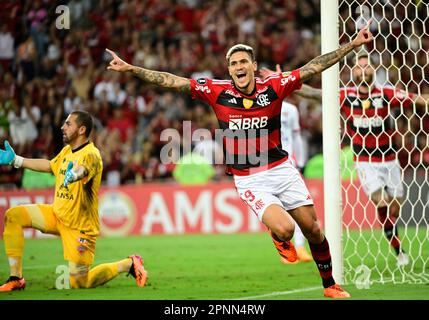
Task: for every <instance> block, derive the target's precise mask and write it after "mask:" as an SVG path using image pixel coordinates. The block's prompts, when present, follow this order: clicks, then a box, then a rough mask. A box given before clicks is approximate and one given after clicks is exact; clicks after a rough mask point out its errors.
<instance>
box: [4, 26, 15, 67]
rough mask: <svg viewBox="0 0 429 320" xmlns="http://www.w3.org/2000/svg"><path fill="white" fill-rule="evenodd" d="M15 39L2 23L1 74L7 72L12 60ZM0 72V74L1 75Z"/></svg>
mask: <svg viewBox="0 0 429 320" xmlns="http://www.w3.org/2000/svg"><path fill="white" fill-rule="evenodd" d="M14 46H15V38H14V37H13V35H12V33H11V32H10V30H9V29H8V27H7V25H6V24H5V23H4V22H1V23H0V67H1V69H3V72H6V71H9V70H10V69H11V67H12V63H13V58H14ZM1 73H2V72H1V70H0V74H1Z"/></svg>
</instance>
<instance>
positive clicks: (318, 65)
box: [300, 20, 374, 82]
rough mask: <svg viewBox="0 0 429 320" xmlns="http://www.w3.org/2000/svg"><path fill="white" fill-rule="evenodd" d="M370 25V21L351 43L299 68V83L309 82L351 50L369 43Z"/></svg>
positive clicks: (370, 37)
mask: <svg viewBox="0 0 429 320" xmlns="http://www.w3.org/2000/svg"><path fill="white" fill-rule="evenodd" d="M370 24H371V20H370V21H369V22H368V24H367V25H366V26H365V27H364V28H363V29H362V30H360V31H359V33H358V34H357V35H356V37H355V38H354V39H353V40H352V41H351V42H349V43H347V44H346V45H344V46H342V47H340V48H339V49H337V50H335V51H332V52H330V53H326V54H323V55H321V56H318V57H316V58H314V59H313V60H311V61H310V62H308V63H307V64H306V65H305V66H303V67H302V68H300V78H301V81H303V82H304V81H306V80H309V79H310V78H311V77H313V76H314V75H316V74H318V73H321V72H322V71H324V70H326V69H328V68H329V67H331V66H332V65H334V64H336V63H337V62H338V61H340V60H341V59H342V58H344V57H345V56H346V55H347V54H348V53H349V52H351V51H352V50H354V49H356V48H358V47H360V46H361V45H363V44H365V43H369V42H371V41H372V40H373V39H374V37H373V35H372V33H371V31H369V26H370Z"/></svg>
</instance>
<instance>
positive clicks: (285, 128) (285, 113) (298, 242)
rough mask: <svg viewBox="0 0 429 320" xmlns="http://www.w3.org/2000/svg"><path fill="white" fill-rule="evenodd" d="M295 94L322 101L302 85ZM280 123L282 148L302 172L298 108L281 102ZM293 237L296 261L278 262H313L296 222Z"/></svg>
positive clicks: (263, 73) (264, 71) (264, 72)
mask: <svg viewBox="0 0 429 320" xmlns="http://www.w3.org/2000/svg"><path fill="white" fill-rule="evenodd" d="M259 73H260V75H261V76H262V77H263V79H266V78H268V77H269V76H271V75H273V74H275V73H282V71H281V69H280V65H278V64H277V65H276V71H272V70H270V69H267V68H262V69H261V70H260V71H259ZM296 94H298V95H300V96H302V97H304V98H311V99H317V100H320V101H321V100H322V93H321V90H320V89H316V88H313V87H310V86H308V85H304V84H303V86H302V89H301V90H299V91H297V92H296ZM280 122H281V127H280V130H281V141H282V148H283V149H284V150H286V151H287V153H288V154H289V155H290V156H291V158H292V159H291V160H292V163H294V165H295V167H297V168H298V169H300V171H302V168H304V166H305V162H306V155H305V151H304V142H303V140H302V135H301V126H300V124H299V112H298V108H297V107H296V106H295V105H294V104H292V103H289V102H287V101H283V102H282V111H281V120H280ZM293 237H294V242H295V249H296V253H297V260H296V261H289V260H287V259H286V258H284V257H283V256H280V261H281V262H282V263H284V264H290V263H295V262H309V261H311V260H313V259H312V258H311V256H310V255H309V254H308V252H307V250H306V249H305V237H304V234H303V233H302V231H301V228H300V227H299V225H298V224H297V223H296V222H295V232H294V236H293ZM273 242H274V245H276V247H277V242H276V240H275V239H274V238H273Z"/></svg>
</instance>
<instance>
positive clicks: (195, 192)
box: [0, 180, 375, 237]
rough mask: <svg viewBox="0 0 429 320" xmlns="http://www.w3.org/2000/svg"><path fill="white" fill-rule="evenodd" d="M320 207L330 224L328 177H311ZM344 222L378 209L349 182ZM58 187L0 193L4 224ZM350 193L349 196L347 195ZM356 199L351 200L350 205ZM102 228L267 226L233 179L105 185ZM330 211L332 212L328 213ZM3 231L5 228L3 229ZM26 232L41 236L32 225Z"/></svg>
mask: <svg viewBox="0 0 429 320" xmlns="http://www.w3.org/2000/svg"><path fill="white" fill-rule="evenodd" d="M307 186H308V188H309V191H310V193H311V195H312V197H313V199H314V202H315V207H316V212H317V215H318V218H319V219H320V221H321V227H322V228H323V226H324V214H323V202H324V199H323V181H321V180H308V181H307ZM343 187H344V190H346V191H345V192H343V203H345V204H346V205H345V206H344V209H345V211H344V216H343V221H344V225H346V226H347V227H348V228H368V227H370V226H372V225H374V221H375V214H374V212H375V210H374V208H373V206H372V205H371V204H370V203H369V202H368V199H367V198H366V196H365V195H364V194H363V192H362V191H360V188H357V187H356V185H351V184H348V185H344V186H343ZM52 199H53V189H52V190H31V191H25V190H19V191H5V192H2V193H1V195H0V230H3V217H4V213H5V211H6V210H7V209H8V208H10V207H13V206H16V205H19V204H29V203H52ZM345 199H347V201H345ZM350 204H351V205H350ZM99 213H100V222H101V234H102V235H105V236H122V235H151V234H185V233H237V232H260V231H263V230H266V228H265V227H264V226H263V225H262V223H260V222H259V220H258V219H257V217H256V215H255V214H254V213H253V211H251V210H250V209H249V208H248V207H247V205H246V204H245V203H244V202H243V201H241V199H240V198H239V196H238V194H237V192H236V189H235V187H234V185H233V183H232V182H222V183H211V184H207V185H204V186H180V185H178V184H145V185H133V186H121V187H117V188H108V187H102V188H101V189H100V195H99ZM328 214H329V213H328ZM2 232H3V231H2ZM26 236H27V237H31V236H36V237H38V236H40V233H39V232H35V231H32V230H31V229H30V230H26Z"/></svg>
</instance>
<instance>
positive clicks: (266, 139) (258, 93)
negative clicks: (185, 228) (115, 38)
mask: <svg viewBox="0 0 429 320" xmlns="http://www.w3.org/2000/svg"><path fill="white" fill-rule="evenodd" d="M372 40H373V36H372V34H371V32H370V31H369V30H368V25H367V26H366V27H365V28H363V29H362V30H360V31H359V33H358V34H357V36H356V37H355V38H354V39H353V40H352V41H351V42H350V43H348V44H346V45H344V46H342V47H341V48H339V49H337V50H335V51H333V52H330V53H327V54H324V55H321V56H319V57H316V58H314V59H313V60H311V61H310V62H308V63H307V64H306V65H305V66H303V67H302V68H300V69H297V70H294V71H292V72H291V73H290V74H289V73H283V74H276V75H273V76H271V77H269V78H267V79H266V80H264V81H262V80H261V79H259V78H255V71H256V70H257V63H256V61H255V60H254V55H253V49H252V48H251V47H249V46H247V45H243V44H238V45H235V46H233V47H231V48H230V49H229V50H228V52H227V54H226V61H227V63H228V71H229V74H230V76H231V78H232V80H212V79H206V78H201V79H198V80H194V79H187V78H183V77H179V76H176V75H173V74H170V73H167V72H159V71H154V70H149V69H145V68H141V67H137V66H133V65H130V64H128V63H127V62H125V61H123V60H122V59H120V58H119V57H118V56H117V55H116V54H115V53H114V52H113V51H111V50H109V49H107V51H108V52H109V53H110V54H111V55H112V56H113V59H112V61H111V62H110V64H109V66H108V67H107V69H109V70H114V71H119V72H131V73H133V74H134V75H136V76H138V77H140V78H141V79H143V80H144V81H146V82H148V83H150V84H154V85H158V86H160V87H163V88H168V89H175V90H177V91H180V92H184V93H190V94H191V95H192V97H193V98H196V99H201V100H203V101H205V102H207V103H208V104H210V105H211V106H212V108H213V110H214V112H215V114H216V116H217V118H218V121H219V126H220V128H221V129H223V130H224V137H223V143H224V150H225V162H226V165H227V170H228V172H229V173H231V174H233V175H234V182H235V186H236V188H237V191H238V193H239V194H240V197H241V198H242V199H243V200H244V201H245V202H246V203H247V204H248V205H249V206H250V207H251V208H252V209H253V211H254V212H255V213H256V214H257V216H258V218H259V219H260V220H261V221H262V222H263V223H264V224H265V225H266V226H267V227H268V228H269V230H271V233H272V234H273V237H274V238H275V239H276V240H277V242H278V244H279V245H278V246H277V249H278V250H279V251H280V253H281V254H282V255H284V256H285V258H286V259H288V260H292V261H293V260H296V251H294V250H292V249H293V245H292V244H291V242H290V239H291V238H292V236H293V232H294V225H295V223H294V221H293V220H294V219H295V220H296V222H297V223H298V225H299V226H300V227H301V230H302V231H303V233H304V235H305V236H306V238H307V239H308V242H309V244H310V249H311V252H312V254H313V258H314V260H315V263H316V265H317V267H318V269H319V273H320V276H321V278H322V283H323V287H324V295H325V296H326V297H331V298H348V297H350V294H349V293H348V292H346V291H345V290H343V289H342V288H341V286H340V285H338V284H336V282H335V280H334V278H333V276H332V263H331V254H330V251H329V245H328V241H327V240H326V238H325V236H324V235H323V233H322V232H321V230H320V227H319V222H318V220H317V216H316V213H315V210H314V205H313V200H312V199H311V196H310V194H309V192H308V190H307V187H306V185H305V183H304V181H303V179H302V177H301V175H300V174H299V171H298V170H297V169H296V168H295V167H294V166H293V165H292V164H291V162H290V161H288V159H289V157H288V153H287V152H286V151H284V150H283V149H282V147H281V138H280V112H281V105H282V101H283V99H284V98H285V97H286V96H288V95H290V94H291V93H292V92H293V91H295V90H298V89H300V88H301V85H302V82H304V81H307V80H309V79H310V78H311V77H313V76H314V75H316V74H319V73H321V72H322V71H323V70H325V69H327V68H329V67H330V66H332V65H333V64H335V63H337V62H338V61H339V60H340V59H342V58H343V57H344V56H345V55H347V54H348V53H349V52H351V51H352V50H354V49H356V48H358V47H360V46H361V45H363V44H365V43H368V42H371V41H372ZM250 136H253V139H250ZM291 216H292V217H293V219H292V217H291Z"/></svg>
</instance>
